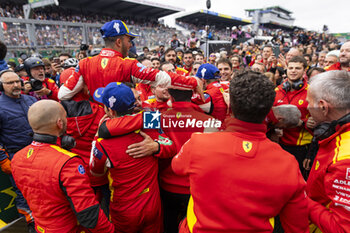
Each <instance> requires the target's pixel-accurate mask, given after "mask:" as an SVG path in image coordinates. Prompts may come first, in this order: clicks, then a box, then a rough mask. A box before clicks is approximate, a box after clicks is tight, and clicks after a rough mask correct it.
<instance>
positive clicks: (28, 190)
mask: <svg viewBox="0 0 350 233" xmlns="http://www.w3.org/2000/svg"><path fill="white" fill-rule="evenodd" d="M11 163H12V171H13V177H14V179H15V181H16V184H17V186H18V188H19V189H20V190H21V192H22V193H23V196H24V197H25V199H26V200H27V202H28V205H29V207H30V209H31V210H32V211H33V212H32V214H33V216H34V220H35V225H36V230H37V232H45V233H57V232H62V233H73V232H79V233H80V232H114V226H113V225H112V224H111V223H110V222H109V221H108V219H107V217H106V216H105V214H104V213H103V211H102V209H101V208H100V206H99V204H98V202H97V200H96V199H95V194H94V191H93V190H92V188H91V187H90V182H89V178H88V176H87V175H86V170H85V166H84V162H83V161H82V160H81V158H80V157H79V156H77V155H76V154H74V153H71V152H69V151H66V150H64V149H62V148H60V147H59V146H56V145H52V144H47V143H39V142H35V141H34V142H32V144H31V145H29V146H27V147H25V148H24V149H22V150H20V151H19V152H17V153H16V154H15V155H14V157H13V159H12V161H11ZM79 223H80V226H79ZM81 226H83V227H85V228H82V227H81ZM88 228H90V229H88ZM92 228H93V229H92Z"/></svg>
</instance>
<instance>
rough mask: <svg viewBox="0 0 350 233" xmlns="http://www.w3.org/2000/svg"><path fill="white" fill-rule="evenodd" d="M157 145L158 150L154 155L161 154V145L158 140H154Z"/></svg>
mask: <svg viewBox="0 0 350 233" xmlns="http://www.w3.org/2000/svg"><path fill="white" fill-rule="evenodd" d="M154 141H155V142H156V143H158V150H157V151H156V152H155V153H154V154H159V152H160V143H159V142H157V141H156V140H154Z"/></svg>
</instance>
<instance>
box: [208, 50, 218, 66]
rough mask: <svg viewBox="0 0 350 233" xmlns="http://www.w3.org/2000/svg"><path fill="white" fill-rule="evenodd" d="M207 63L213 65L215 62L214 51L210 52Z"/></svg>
mask: <svg viewBox="0 0 350 233" xmlns="http://www.w3.org/2000/svg"><path fill="white" fill-rule="evenodd" d="M208 63H210V64H212V65H215V63H216V54H215V53H211V54H210V55H209V58H208Z"/></svg>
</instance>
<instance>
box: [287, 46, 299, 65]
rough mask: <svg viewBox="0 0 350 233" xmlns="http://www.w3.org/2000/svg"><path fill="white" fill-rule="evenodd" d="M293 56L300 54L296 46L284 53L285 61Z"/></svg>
mask: <svg viewBox="0 0 350 233" xmlns="http://www.w3.org/2000/svg"><path fill="white" fill-rule="evenodd" d="M295 56H302V54H301V52H300V51H299V49H297V48H291V49H290V50H289V51H288V53H287V55H286V61H287V63H288V62H289V61H290V59H292V57H295Z"/></svg>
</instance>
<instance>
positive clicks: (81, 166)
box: [78, 164, 85, 175]
mask: <svg viewBox="0 0 350 233" xmlns="http://www.w3.org/2000/svg"><path fill="white" fill-rule="evenodd" d="M78 172H79V173H80V174H82V175H84V174H85V168H84V166H83V165H81V164H80V165H79V166H78Z"/></svg>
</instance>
